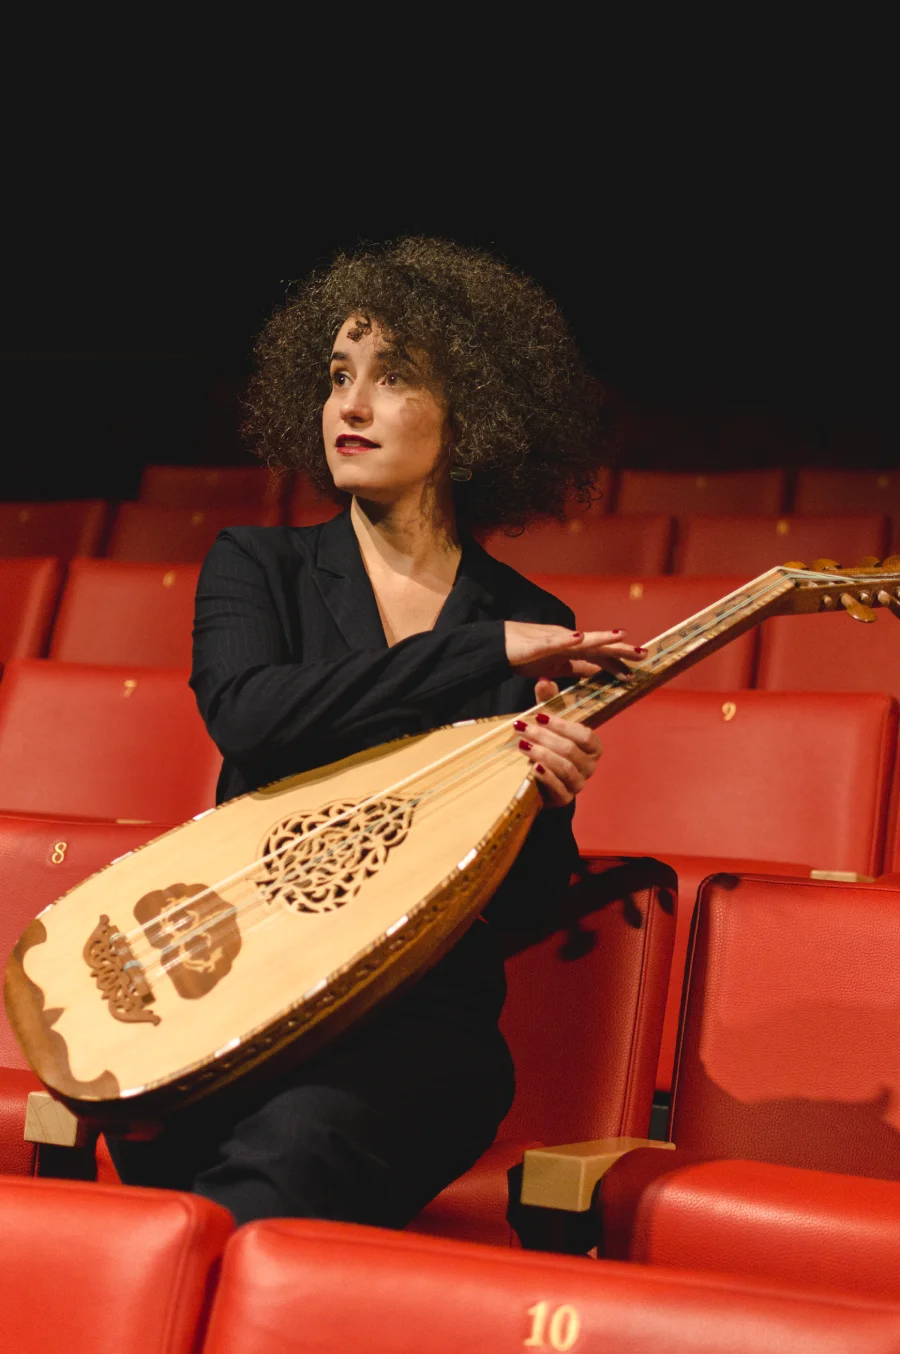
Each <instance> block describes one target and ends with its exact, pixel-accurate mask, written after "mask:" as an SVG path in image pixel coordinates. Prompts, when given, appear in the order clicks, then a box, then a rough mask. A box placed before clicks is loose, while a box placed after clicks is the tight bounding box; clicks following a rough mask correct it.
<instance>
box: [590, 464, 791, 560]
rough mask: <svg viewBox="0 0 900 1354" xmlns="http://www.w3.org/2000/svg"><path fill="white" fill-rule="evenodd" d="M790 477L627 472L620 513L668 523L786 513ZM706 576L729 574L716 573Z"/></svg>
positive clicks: (769, 473) (620, 490)
mask: <svg viewBox="0 0 900 1354" xmlns="http://www.w3.org/2000/svg"><path fill="white" fill-rule="evenodd" d="M786 484H787V477H786V473H785V471H783V470H730V471H724V472H723V471H717V472H715V473H714V474H711V475H694V474H690V473H687V472H683V471H663V470H623V471H621V472H620V474H619V483H618V490H617V493H616V512H620V513H635V512H662V513H666V514H667V515H668V516H669V517H694V516H696V514H697V513H747V512H768V513H777V512H781V511H783V509H784V506H785V495H786ZM705 572H707V573H729V572H730V570H729V569H728V568H727V567H726V568H724V569H723V568H721V567H717V568H715V569H709V570H706V571H705Z"/></svg>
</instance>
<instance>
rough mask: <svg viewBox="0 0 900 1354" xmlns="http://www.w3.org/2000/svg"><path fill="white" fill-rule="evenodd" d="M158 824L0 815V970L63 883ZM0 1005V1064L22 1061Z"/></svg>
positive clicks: (155, 831)
mask: <svg viewBox="0 0 900 1354" xmlns="http://www.w3.org/2000/svg"><path fill="white" fill-rule="evenodd" d="M165 830H166V829H165V828H164V827H160V826H153V827H148V826H137V825H132V824H126V823H79V822H66V821H65V820H64V819H55V820H54V819H44V818H15V817H12V816H7V815H0V972H2V971H4V970H5V969H6V962H7V960H8V958H9V955H10V952H11V951H12V947H13V945H15V943H16V941H17V940H18V938H19V936H20V935H21V934H22V932H23V931H24V930H25V927H26V926H27V925H28V923H29V922H30V921H31V920H32V918H34V917H36V916H37V914H38V913H39V912H41V911H43V909H44V908H45V907H49V906H50V904H51V903H54V902H56V900H57V899H58V898H61V897H62V895H63V894H64V893H68V891H69V889H73V888H74V887H75V885H76V884H80V883H81V882H82V880H84V879H87V878H88V876H89V875H92V874H95V873H96V872H97V870H102V869H103V868H104V867H105V866H107V865H109V863H110V861H113V860H116V859H118V857H119V856H124V855H126V854H127V853H128V852H129V851H133V850H134V849H135V847H137V846H143V844H144V842H147V841H150V840H151V838H153V837H156V836H158V835H159V834H160V833H161V832H164V831H165ZM27 1065H28V1064H27V1063H26V1062H25V1059H24V1057H23V1056H22V1053H21V1052H20V1050H19V1045H18V1043H17V1042H16V1040H15V1039H14V1038H13V1034H12V1031H11V1030H10V1028H9V1025H8V1023H7V1020H6V1013H5V1009H4V1010H0V1066H2V1067H27Z"/></svg>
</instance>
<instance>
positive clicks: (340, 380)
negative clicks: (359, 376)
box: [331, 371, 347, 386]
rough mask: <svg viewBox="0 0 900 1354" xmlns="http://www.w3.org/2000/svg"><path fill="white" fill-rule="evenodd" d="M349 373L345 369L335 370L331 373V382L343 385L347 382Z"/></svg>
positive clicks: (335, 384)
mask: <svg viewBox="0 0 900 1354" xmlns="http://www.w3.org/2000/svg"><path fill="white" fill-rule="evenodd" d="M346 380H347V373H346V372H345V371H333V372H332V373H331V384H332V385H333V386H342V385H344V384H345V383H346Z"/></svg>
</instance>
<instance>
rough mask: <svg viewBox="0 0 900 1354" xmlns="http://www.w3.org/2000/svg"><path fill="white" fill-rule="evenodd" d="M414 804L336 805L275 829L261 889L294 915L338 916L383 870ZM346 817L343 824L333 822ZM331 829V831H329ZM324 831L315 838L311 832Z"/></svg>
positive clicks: (389, 799) (267, 844)
mask: <svg viewBox="0 0 900 1354" xmlns="http://www.w3.org/2000/svg"><path fill="white" fill-rule="evenodd" d="M414 808H415V801H414V800H410V799H401V798H399V796H396V795H386V796H385V797H384V798H383V799H379V800H377V801H375V802H374V803H371V804H366V805H364V806H363V807H362V808H357V807H356V805H354V803H353V802H352V800H335V801H334V802H333V803H331V804H324V805H323V806H322V808H320V809H314V810H312V811H311V812H307V813H296V814H292V815H291V817H290V818H285V819H283V820H282V821H281V822H280V823H276V825H275V827H273V828H272V830H271V831H270V832H269V834H268V835H267V837H266V839H265V841H264V842H263V844H262V847H261V849H260V856H272V859H271V860H267V861H266V862H265V864H264V865H263V867H262V870H263V871H264V874H263V877H262V878H261V879H260V878H259V877H257V879H256V883H257V885H258V887H259V888H260V889H262V891H263V894H264V895H265V899H266V902H268V903H275V902H279V903H282V904H283V905H284V906H285V907H289V908H291V909H292V910H293V911H295V912H334V911H335V909H336V908H339V907H343V906H344V904H345V903H349V902H350V900H351V899H352V898H355V897H356V895H357V894H358V893H359V890H360V889H361V888H362V886H363V884H364V883H365V881H366V880H367V879H368V878H369V877H370V876H371V875H373V874H377V872H378V871H379V870H380V869H381V867H382V866H383V865H384V863H385V861H386V860H387V858H388V855H389V854H390V852H391V851H393V850H394V848H395V847H397V846H399V845H400V844H401V842H402V841H403V840H404V839H405V837H406V835H407V833H408V832H409V829H410V827H411V825H412V817H413V810H414ZM339 814H346V815H347V816H346V817H342V818H341V819H340V821H339V822H336V823H334V824H331V820H332V819H334V818H335V817H337V815H339ZM329 824H331V825H329ZM314 828H317V829H320V830H319V831H316V832H315V833H314V834H313V836H311V837H310V836H308V835H307V834H308V833H309V832H311V831H312V829H314Z"/></svg>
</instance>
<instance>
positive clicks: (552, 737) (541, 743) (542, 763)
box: [513, 680, 603, 809]
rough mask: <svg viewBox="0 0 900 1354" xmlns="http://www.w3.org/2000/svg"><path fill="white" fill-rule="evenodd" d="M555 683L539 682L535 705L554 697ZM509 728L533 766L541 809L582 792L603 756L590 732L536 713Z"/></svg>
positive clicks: (562, 803) (560, 804) (554, 806)
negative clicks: (512, 729)
mask: <svg viewBox="0 0 900 1354" xmlns="http://www.w3.org/2000/svg"><path fill="white" fill-rule="evenodd" d="M558 692H559V688H558V686H557V685H556V683H555V682H550V681H547V680H542V681H539V682H538V683H537V684H536V686H535V689H534V694H535V696H536V697H537V699H538V701H539V702H542V701H548V700H550V699H551V698H552V697H553V696H555V695H557V694H558ZM513 728H514V729H515V730H516V732H517V733H518V734H519V735H520V741H519V747H520V749H521V750H522V752H524V754H525V756H526V757H527V758H528V760H529V761H530V762H532V763H533V764H534V774H535V781H536V784H537V787H538V789H539V790H540V792H541V798H542V799H543V801H544V806H545V808H548V809H561V808H563V807H564V806H565V805H566V804H571V802H572V800H573V799H574V798H575V796H576V795H577V794H578V792H579V790H583V789H584V786H585V784H586V783H587V781H589V780H590V778H591V776H592V775H593V774H594V771H595V769H596V766H597V762H598V760H599V758H600V757H601V756H602V755H603V746H602V744H601V742H600V739H599V738H598V737H597V735H596V734H595V733H594V731H593V730H592V729H589V728H587V727H586V726H585V725H584V724H573V723H572V722H571V721H570V720H568V719H560V718H559V717H558V716H557V715H548V714H546V713H545V711H543V710H539V711H538V713H537V714H536V715H529V716H528V719H527V722H526V720H524V719H517V720H516V722H515V724H514V725H513Z"/></svg>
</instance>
